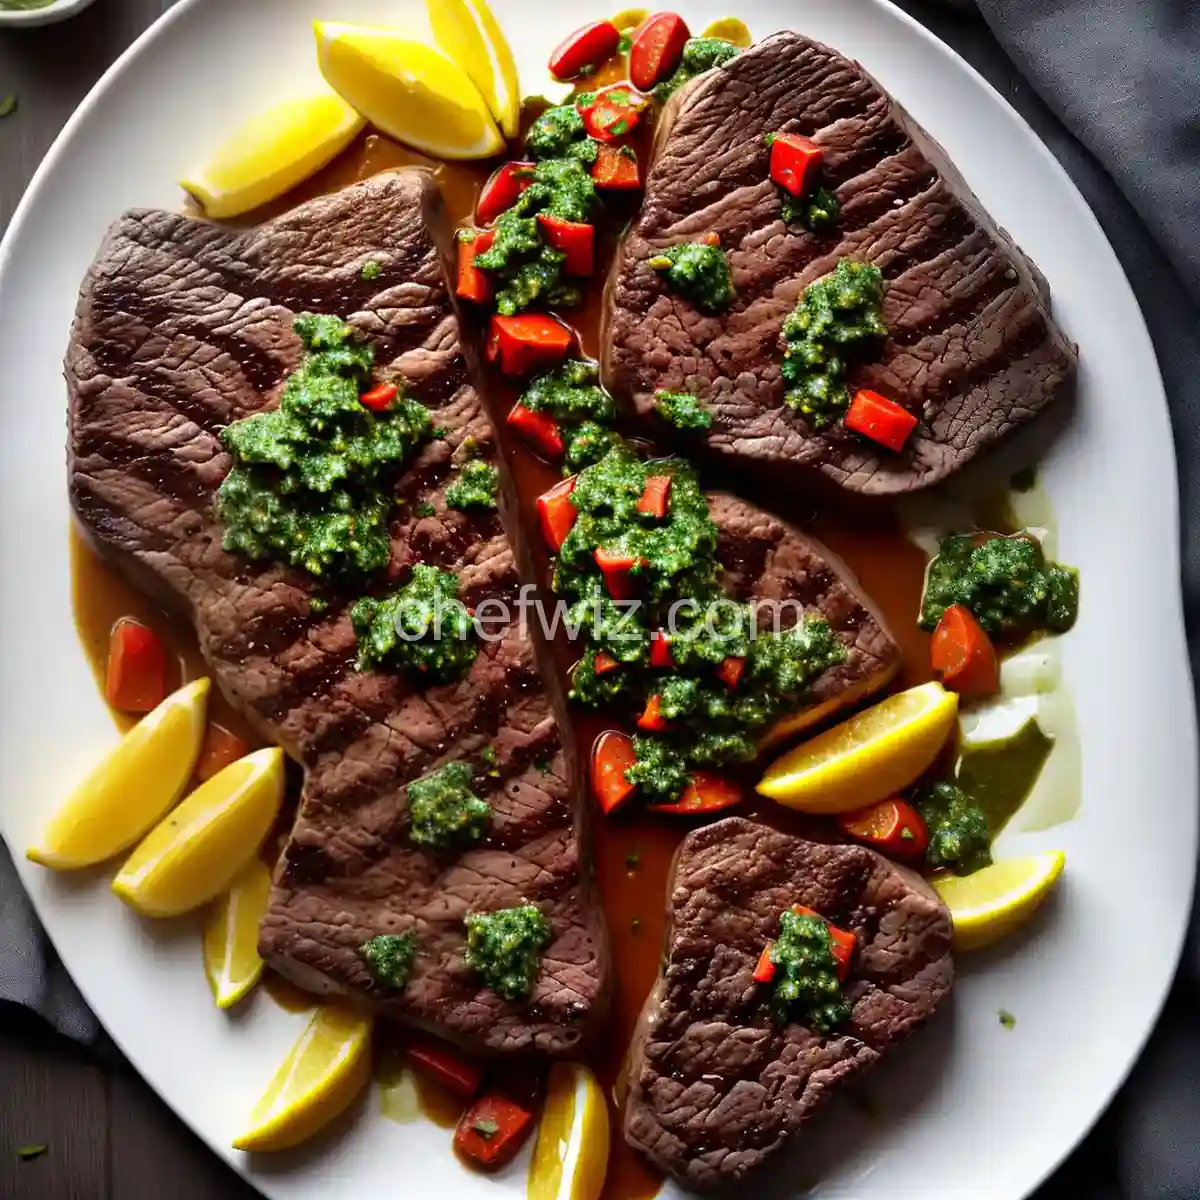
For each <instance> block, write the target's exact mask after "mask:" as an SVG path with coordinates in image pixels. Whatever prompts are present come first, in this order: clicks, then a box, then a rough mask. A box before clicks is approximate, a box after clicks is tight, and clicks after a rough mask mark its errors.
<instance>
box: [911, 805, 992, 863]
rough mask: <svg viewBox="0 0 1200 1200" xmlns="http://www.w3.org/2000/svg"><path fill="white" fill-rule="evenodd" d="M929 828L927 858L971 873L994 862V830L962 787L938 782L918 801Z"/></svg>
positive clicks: (928, 861)
mask: <svg viewBox="0 0 1200 1200" xmlns="http://www.w3.org/2000/svg"><path fill="white" fill-rule="evenodd" d="M914 805H915V807H916V810H917V812H919V813H920V814H921V817H922V819H923V820H924V821H925V824H926V825H927V826H928V827H929V846H928V848H927V849H926V851H925V861H926V862H927V863H928V864H929V865H930V866H931V867H934V868H938V867H946V868H948V869H949V870H951V871H953V872H954V873H955V874H956V875H970V874H971V873H972V872H974V871H978V870H979V869H980V868H981V867H986V866H989V865H990V864H991V861H992V833H991V830H990V829H989V828H988V823H987V821H986V819H985V818H984V815H983V813H982V811H981V810H980V808H979V806H978V805H977V804H976V803H975V802H974V801H973V799H972V798H971V797H970V796H968V795H967V793H966V792H964V791H963V790H962V788H959V787H955V786H954V784H952V783H935V784H933V786H932V787H930V788H929V789H928V791H926V792H925V793H924V794H923V795H920V796H918V797H917V798H916V800H915V801H914Z"/></svg>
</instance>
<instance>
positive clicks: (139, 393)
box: [66, 171, 608, 1055]
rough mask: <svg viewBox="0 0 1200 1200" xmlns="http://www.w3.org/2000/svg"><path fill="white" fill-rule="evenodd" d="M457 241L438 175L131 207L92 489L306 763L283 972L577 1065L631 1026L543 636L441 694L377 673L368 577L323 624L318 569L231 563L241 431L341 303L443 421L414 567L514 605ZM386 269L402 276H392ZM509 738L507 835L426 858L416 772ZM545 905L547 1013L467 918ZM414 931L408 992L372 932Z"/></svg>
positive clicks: (460, 1035) (96, 404)
mask: <svg viewBox="0 0 1200 1200" xmlns="http://www.w3.org/2000/svg"><path fill="white" fill-rule="evenodd" d="M448 236H449V235H448V232H447V231H444V230H443V227H442V219H441V210H440V198H439V195H438V192H437V189H436V187H435V185H434V183H433V181H432V178H431V177H430V176H429V175H428V174H427V173H425V172H418V171H401V172H393V173H389V174H384V175H380V176H376V177H375V178H373V179H370V180H368V181H367V182H364V183H361V184H358V185H356V186H353V187H350V188H348V189H346V190H344V191H342V192H339V193H337V194H335V195H332V196H328V197H324V198H321V199H317V200H313V201H311V202H310V203H307V204H305V205H303V206H302V207H300V208H297V209H295V210H294V211H292V212H290V213H288V214H286V215H284V216H281V217H279V218H277V219H276V220H273V221H270V222H269V223H267V224H265V225H262V226H260V227H258V228H256V229H251V230H248V231H238V230H232V229H229V228H224V227H221V226H218V225H213V224H210V223H209V222H206V221H199V220H193V219H190V218H188V217H185V216H180V215H177V214H175V213H169V212H161V211H134V212H130V213H128V214H126V215H125V216H124V217H122V218H121V219H120V220H119V221H117V222H116V224H115V225H114V226H113V228H112V229H111V230H110V232H109V235H108V238H107V240H106V241H105V243H104V246H103V247H102V249H101V251H100V254H99V257H98V258H97V260H96V262H95V264H94V266H93V267H92V269H91V271H90V272H89V274H88V276H87V279H86V280H85V282H84V285H83V289H82V292H81V295H80V300H79V307H78V311H77V316H76V321H75V325H74V328H73V331H72V335H71V343H70V347H69V350H68V354H67V363H66V370H67V381H68V386H69V392H70V445H69V471H70V491H71V498H72V502H73V504H74V508H75V511H76V513H77V515H78V517H79V519H80V521H81V522H82V523H83V525H84V526H85V528H86V529H87V531H88V532H89V533H90V535H91V537H92V538H93V539H94V541H95V543H96V544H97V546H98V547H99V548H100V550H101V551H102V552H103V553H104V554H106V555H107V556H109V557H110V558H111V559H112V560H113V561H114V562H116V563H117V564H118V565H119V566H120V567H121V568H122V569H123V570H124V571H125V572H126V573H127V574H128V576H129V577H130V578H131V579H132V580H133V581H134V582H135V583H136V584H137V585H139V586H140V587H142V588H143V589H144V590H148V591H151V592H153V593H154V594H155V595H157V596H159V597H161V598H163V599H164V600H165V601H167V602H168V603H170V604H171V605H172V606H173V607H174V608H175V609H176V610H177V611H180V612H182V613H183V614H184V615H185V616H186V617H187V618H188V619H189V620H190V621H191V623H192V625H193V626H194V627H195V630H196V634H197V636H198V638H199V643H200V648H201V651H202V652H203V654H204V657H205V659H206V661H207V663H208V665H209V668H210V670H211V672H212V675H213V677H214V679H215V680H216V682H217V683H218V684H219V685H220V687H221V689H222V690H223V692H224V693H225V694H226V695H227V696H228V697H229V699H230V700H231V701H232V702H233V703H234V704H235V705H236V706H237V707H238V709H239V710H241V711H242V712H243V713H245V715H246V716H247V717H248V718H249V719H250V720H251V721H252V722H253V723H254V725H255V726H256V727H257V729H258V730H259V732H260V733H261V734H262V736H263V737H264V738H266V739H267V740H269V741H271V742H275V743H278V744H279V745H281V746H283V747H284V748H285V749H286V750H287V751H288V753H289V754H290V755H291V756H292V757H293V758H294V759H295V760H297V761H298V762H299V763H300V764H301V765H302V766H303V767H304V776H305V777H304V789H303V795H302V799H301V804H300V810H299V815H298V818H297V820H296V823H295V827H294V829H293V831H292V834H291V837H290V839H289V841H288V843H287V846H286V848H285V850H284V853H283V856H282V859H281V860H280V863H279V865H278V868H277V870H276V873H275V881H274V888H273V891H272V894H271V900H270V909H269V912H268V914H267V916H266V919H265V921H264V922H263V925H262V929H261V938H260V949H261V952H262V954H263V957H264V958H265V959H266V961H267V962H268V963H269V964H270V965H271V966H272V967H275V968H276V969H278V970H279V971H281V972H283V973H284V974H285V975H287V976H289V977H290V978H292V979H293V980H295V981H296V982H297V983H298V984H300V985H301V986H302V987H304V988H307V989H308V990H310V991H315V992H327V993H347V994H350V995H355V996H360V997H366V998H368V999H371V1000H373V1001H376V1002H377V1003H378V1004H379V1006H380V1007H381V1009H382V1010H383V1011H384V1012H385V1013H386V1014H387V1015H390V1016H394V1017H397V1018H400V1019H402V1020H405V1021H408V1022H411V1023H415V1024H418V1025H421V1026H424V1027H427V1028H429V1029H431V1030H433V1031H435V1032H437V1033H439V1034H441V1035H443V1036H446V1037H449V1038H452V1039H455V1040H457V1041H459V1042H461V1043H462V1044H464V1045H465V1046H467V1047H470V1048H472V1049H475V1050H481V1051H524V1050H537V1051H541V1052H545V1053H548V1054H554V1055H567V1054H574V1053H577V1052H578V1050H579V1047H580V1046H581V1044H582V1043H583V1042H584V1041H585V1040H587V1038H588V1037H589V1036H590V1035H591V1033H592V1032H594V1030H595V1028H596V1026H597V1024H598V1022H599V1021H600V1020H601V1018H602V1016H603V1012H604V1007H605V1000H606V990H607V988H606V978H607V972H608V957H607V955H608V952H607V943H606V939H605V934H604V929H603V920H602V916H601V914H600V910H599V907H598V904H597V901H596V898H595V895H594V893H593V886H592V882H591V875H590V869H589V867H588V866H587V860H586V857H585V856H584V854H583V851H582V848H581V833H580V825H581V821H582V813H581V811H580V809H579V797H578V795H577V794H576V792H575V791H574V780H575V778H576V773H575V766H574V761H573V755H574V751H573V747H572V745H571V741H570V725H569V724H568V723H567V722H566V721H565V720H558V719H556V712H555V705H558V704H560V703H561V700H562V698H561V697H560V696H559V695H558V694H557V692H555V694H554V695H549V694H548V687H549V689H550V690H551V691H554V689H555V685H554V684H552V683H549V684H548V681H549V680H551V679H552V675H551V673H550V672H549V671H544V672H543V671H539V669H538V665H537V663H536V661H535V656H534V648H533V646H532V645H531V643H530V641H529V640H528V638H527V636H526V634H525V633H524V631H523V630H522V629H521V628H520V627H519V625H518V623H517V622H515V621H514V622H512V623H511V624H509V625H507V626H504V627H502V626H500V625H499V624H498V623H493V624H492V625H491V627H490V628H491V631H492V633H493V634H494V635H496V636H497V638H498V640H495V641H488V642H481V645H480V651H479V654H478V657H477V658H476V660H475V662H474V665H473V666H472V667H471V669H470V671H469V672H468V673H467V674H466V675H465V676H464V678H462V679H461V680H460V681H458V682H456V683H448V684H444V685H440V686H434V687H427V688H425V689H418V688H416V687H414V686H413V684H412V683H411V681H410V680H409V679H408V678H406V677H405V676H403V675H401V674H397V673H393V672H389V671H378V672H366V673H359V672H358V671H356V670H355V667H354V659H355V636H354V633H353V630H352V628H351V624H350V619H349V612H348V608H349V605H350V603H351V602H352V601H353V599H354V598H355V595H354V593H352V592H347V593H345V594H340V595H334V596H333V599H332V602H331V605H330V608H329V610H328V611H327V612H325V613H324V614H323V615H319V616H318V615H315V614H314V612H313V610H312V607H311V605H310V599H311V597H312V595H313V593H314V585H313V582H312V580H311V579H310V578H309V577H308V576H306V575H304V574H302V573H300V572H297V571H294V570H291V569H287V568H284V567H282V566H278V565H273V564H262V563H252V562H248V561H247V560H245V559H242V558H238V557H235V556H233V555H231V554H228V553H226V552H225V551H224V550H223V549H222V547H221V529H220V527H219V526H218V525H217V523H216V522H215V519H214V517H213V512H212V500H213V494H214V492H215V491H216V489H217V487H218V485H219V484H220V483H221V481H222V479H223V478H224V476H225V474H226V472H227V471H228V469H229V467H230V465H231V464H230V458H229V455H228V454H227V453H226V452H225V451H224V449H223V447H222V445H221V443H220V441H219V439H218V434H219V432H220V430H221V429H222V428H223V427H224V426H225V425H227V424H229V423H230V422H231V421H235V420H238V419H239V418H242V417H246V416H248V415H250V414H251V413H254V412H257V411H260V410H262V409H264V408H268V407H271V406H272V405H274V404H275V403H276V402H277V398H278V394H279V391H280V389H281V385H282V382H283V380H284V378H285V376H286V375H287V373H288V372H289V371H290V370H292V369H293V368H294V367H296V365H297V364H298V362H299V361H300V356H301V349H302V348H301V345H300V342H299V340H298V338H297V337H296V336H295V334H294V333H293V332H292V322H293V319H294V317H295V316H296V315H297V314H298V313H301V312H305V311H311V312H316V313H327V314H333V315H337V316H341V317H343V318H345V319H347V320H348V321H349V322H350V324H351V325H353V326H354V327H355V328H356V329H357V330H359V331H360V332H361V333H362V335H363V336H364V337H366V338H368V339H369V340H370V342H371V344H372V345H373V347H374V350H375V364H376V372H377V377H378V378H379V379H381V380H394V381H396V382H398V383H401V384H402V385H403V387H404V389H405V391H406V392H407V393H408V394H409V395H410V396H412V397H413V398H415V399H416V400H419V401H420V402H421V403H423V404H424V405H425V406H426V407H427V408H428V409H429V410H430V412H431V413H432V416H433V422H434V425H435V426H437V427H438V429H439V432H438V434H437V436H435V438H434V440H433V441H431V442H429V443H427V444H426V445H425V447H424V448H423V449H422V451H421V452H420V454H419V456H418V457H417V458H416V459H415V460H414V461H413V462H412V463H411V464H410V465H409V466H408V468H407V469H406V470H405V471H404V473H403V474H402V476H401V477H400V478H399V480H398V481H397V484H396V492H397V499H398V500H399V501H402V502H403V503H402V504H401V505H400V506H399V507H398V508H397V513H398V515H397V517H396V519H395V521H394V525H393V528H392V546H391V562H390V564H389V567H388V576H389V579H390V580H391V582H392V584H398V583H400V582H402V581H403V580H404V579H405V578H406V576H407V574H408V572H409V571H410V568H411V566H412V565H413V564H414V563H416V562H418V561H420V562H427V563H431V564H433V565H436V566H438V567H441V568H443V569H446V570H451V571H455V572H458V573H459V578H460V588H459V594H460V597H461V598H462V600H463V601H464V602H465V603H466V604H468V605H475V606H478V605H481V604H482V603H483V602H484V601H485V600H488V599H491V598H497V599H510V600H511V599H512V598H513V597H514V595H515V593H516V591H517V588H518V586H519V580H518V573H517V567H516V563H515V560H514V540H513V539H514V534H515V533H516V527H515V522H514V521H513V519H512V517H513V514H514V513H515V508H513V506H512V503H511V500H510V499H509V498H508V497H507V495H505V496H504V497H503V498H502V504H501V509H502V512H501V513H500V514H498V513H496V512H492V511H486V510H485V511H484V512H482V513H478V512H473V513H470V514H468V513H465V512H460V511H457V510H454V509H449V508H447V507H446V504H445V502H444V495H443V493H444V489H445V486H446V484H447V483H448V482H449V481H450V480H451V478H452V477H453V471H454V462H455V455H456V452H457V451H460V450H461V449H462V448H463V443H464V442H465V441H466V439H468V438H472V439H474V443H475V450H476V452H477V454H478V455H479V456H480V457H482V458H483V459H484V460H485V461H489V462H496V461H498V457H499V456H498V454H497V447H496V441H495V430H494V429H493V427H492V424H491V422H490V420H489V418H488V416H487V414H486V412H485V410H484V407H483V405H482V403H481V400H480V396H479V393H478V392H477V390H476V388H475V386H474V384H473V382H472V373H471V369H470V366H469V364H468V361H467V359H466V357H465V354H464V349H463V347H462V345H461V344H460V341H459V327H458V322H457V319H456V316H455V312H454V309H453V306H452V303H451V301H450V299H449V296H448V293H447V288H446V283H445V279H446V274H445V265H446V262H445V258H446V255H447V254H448V252H449V249H450V243H449V241H448ZM367 261H375V262H378V263H379V264H380V267H381V272H380V273H379V275H378V277H376V278H373V279H371V280H370V281H368V280H365V279H364V278H363V275H362V267H363V265H364V263H366V262H367ZM459 459H460V460H461V454H460V455H459ZM504 490H505V492H507V484H506V485H505V489H504ZM427 506H431V507H427ZM426 512H429V513H431V515H421V514H422V513H426ZM324 594H325V595H329V593H328V591H327V590H326V591H325V592H324ZM552 701H553V703H552ZM559 711H560V712H561V711H562V710H561V708H560V709H559ZM488 746H491V747H492V748H493V749H494V750H495V753H496V767H495V771H496V774H495V778H494V781H491V780H489V784H488V787H487V791H486V794H484V796H483V798H484V799H486V800H487V801H488V803H489V804H490V805H491V808H492V823H491V828H490V832H489V836H488V837H487V839H486V840H485V841H484V842H483V843H481V844H479V845H478V846H477V847H474V848H471V849H469V850H466V851H465V852H463V853H461V854H460V855H458V856H457V857H456V858H452V859H450V860H446V859H443V858H438V857H433V856H430V855H429V854H426V853H423V852H421V851H419V850H418V849H416V848H415V847H414V846H412V845H411V843H410V842H409V839H408V822H407V818H406V803H405V789H406V785H407V784H408V783H409V782H410V781H412V780H413V779H414V778H416V777H418V776H421V775H424V774H426V773H427V772H429V771H430V770H432V769H434V768H436V767H438V766H439V765H441V764H442V763H444V762H447V761H452V760H471V759H474V760H476V761H478V757H479V755H480V753H481V752H482V751H483V750H484V749H485V748H486V747H488ZM525 900H528V901H531V902H534V903H536V904H538V905H539V906H541V908H542V910H543V911H544V912H545V913H546V915H547V916H548V918H549V920H550V922H551V925H552V928H553V940H552V942H551V944H550V945H549V946H548V947H547V949H546V951H545V954H544V956H543V959H542V966H541V970H540V973H539V975H538V979H537V982H536V985H535V987H534V991H533V993H532V995H531V997H530V1000H529V1002H528V1003H520V1002H506V1001H503V1000H501V999H500V998H499V997H498V996H497V995H496V994H495V993H493V992H492V991H490V990H489V989H487V988H484V987H482V986H481V985H480V983H479V982H478V980H477V979H476V978H474V977H473V976H472V975H471V973H470V972H469V971H468V970H467V969H466V967H465V964H464V962H463V953H462V951H463V916H464V915H465V914H466V913H467V912H468V911H470V910H489V909H496V908H501V907H507V906H511V905H515V904H519V903H521V902H523V901H525ZM405 932H412V933H415V934H416V936H417V939H418V947H419V948H418V953H417V958H416V962H415V964H414V967H413V972H412V975H411V977H410V981H409V984H408V986H407V988H406V989H405V990H404V991H403V992H402V993H401V994H399V995H396V994H388V993H387V992H385V991H383V990H382V989H380V988H379V986H378V985H376V984H375V983H374V982H373V980H372V978H371V976H370V975H369V974H368V972H367V970H366V968H365V966H364V964H363V962H362V961H361V959H360V957H359V955H358V953H357V947H358V946H359V945H360V944H361V943H363V942H364V941H366V940H367V939H368V938H370V937H372V936H374V935H376V934H383V933H405Z"/></svg>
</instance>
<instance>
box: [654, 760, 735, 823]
mask: <svg viewBox="0 0 1200 1200" xmlns="http://www.w3.org/2000/svg"><path fill="white" fill-rule="evenodd" d="M741 802H742V792H741V789H740V788H739V787H738V786H737V784H736V783H733V782H732V781H731V780H729V779H726V778H725V777H724V776H723V775H714V774H713V773H712V772H710V771H696V772H695V773H694V774H693V775H692V778H691V781H690V782H689V783H688V785H687V787H686V788H685V789H684V793H683V795H682V796H681V797H680V798H679V800H678V801H677V802H676V803H675V804H654V805H652V806H651V809H652V811H654V812H656V813H678V814H680V815H682V816H687V815H689V814H697V813H711V812H720V811H721V810H722V809H726V808H732V807H733V806H734V805H735V804H740V803H741Z"/></svg>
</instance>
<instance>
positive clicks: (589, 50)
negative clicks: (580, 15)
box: [549, 21, 621, 82]
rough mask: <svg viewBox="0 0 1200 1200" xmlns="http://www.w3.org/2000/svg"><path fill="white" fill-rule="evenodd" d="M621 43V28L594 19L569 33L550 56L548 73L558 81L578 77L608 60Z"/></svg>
mask: <svg viewBox="0 0 1200 1200" xmlns="http://www.w3.org/2000/svg"><path fill="white" fill-rule="evenodd" d="M620 44H621V31H620V30H619V29H618V28H617V27H616V26H615V25H614V24H613V23H612V22H611V21H593V22H592V23H591V24H590V25H584V26H583V27H582V28H581V29H576V30H575V32H574V33H572V34H568V35H567V37H565V38H564V39H563V40H562V41H561V42H559V44H558V45H557V46H556V47H555V49H554V53H553V54H551V55H550V64H549V65H550V74H551V75H553V76H554V78H555V79H557V80H559V81H560V82H565V81H566V80H569V79H578V78H579V77H580V76H581V75H586V74H588V73H589V72H590V71H593V70H595V69H596V68H597V67H598V66H600V65H601V63H604V62H607V61H608V60H609V59H610V58H612V56H613V55H614V54H616V52H617V48H618V47H619V46H620Z"/></svg>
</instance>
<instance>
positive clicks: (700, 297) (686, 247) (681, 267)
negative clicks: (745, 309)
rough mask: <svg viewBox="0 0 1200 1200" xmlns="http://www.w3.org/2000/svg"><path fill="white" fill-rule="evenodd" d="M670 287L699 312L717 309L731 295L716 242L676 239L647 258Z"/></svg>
mask: <svg viewBox="0 0 1200 1200" xmlns="http://www.w3.org/2000/svg"><path fill="white" fill-rule="evenodd" d="M647 261H648V264H649V266H651V267H653V268H654V270H656V271H659V272H661V273H662V274H663V276H664V277H665V278H666V280H667V283H668V284H669V285H670V286H671V288H672V289H673V290H674V291H677V292H678V293H679V294H680V295H681V296H684V297H686V298H687V299H688V300H690V301H691V302H692V303H693V304H694V305H695V306H696V307H697V308H698V309H700V311H701V312H706V313H718V312H720V311H721V310H722V309H723V308H725V307H726V306H727V305H728V304H729V302H730V301H731V300H732V299H733V294H734V293H733V274H732V272H731V271H730V270H729V260H728V259H727V258H726V257H725V251H724V250H722V249H721V247H720V246H710V245H709V244H708V243H707V242H680V243H679V244H678V245H676V246H668V247H667V249H665V250H663V251H661V252H660V253H658V254H656V255H654V256H653V257H652V258H650V259H648V260H647Z"/></svg>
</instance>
